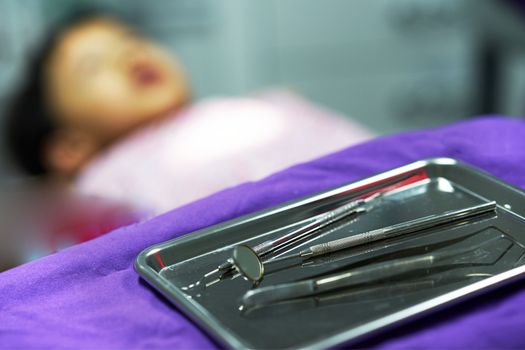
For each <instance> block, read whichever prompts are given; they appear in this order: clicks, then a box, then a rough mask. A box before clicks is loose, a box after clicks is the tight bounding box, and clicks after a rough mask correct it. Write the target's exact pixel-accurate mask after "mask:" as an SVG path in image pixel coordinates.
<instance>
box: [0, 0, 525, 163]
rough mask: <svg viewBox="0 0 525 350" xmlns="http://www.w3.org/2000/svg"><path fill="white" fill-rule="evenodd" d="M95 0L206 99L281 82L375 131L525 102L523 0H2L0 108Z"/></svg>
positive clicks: (513, 109)
mask: <svg viewBox="0 0 525 350" xmlns="http://www.w3.org/2000/svg"><path fill="white" fill-rule="evenodd" d="M87 3H89V4H90V5H93V4H97V5H100V6H101V7H105V8H109V9H111V10H112V11H114V12H117V13H122V14H124V15H125V16H126V18H127V19H130V20H131V22H132V23H133V24H136V25H137V26H139V27H140V28H143V29H144V30H145V31H146V33H147V34H148V35H151V36H152V37H153V38H155V39H156V40H157V41H159V42H160V43H161V44H163V45H164V46H165V47H167V48H168V49H170V50H173V51H174V52H176V53H177V55H178V56H179V58H180V59H181V61H182V62H183V65H184V66H185V68H186V70H187V71H188V75H189V77H190V80H191V84H192V89H193V91H194V94H195V96H196V97H198V98H199V97H207V96H214V95H242V94H247V93H250V92H253V91H256V90H257V89H261V88H263V87H267V86H285V87H289V88H291V89H293V90H295V91H297V92H299V93H301V94H303V95H304V96H306V97H308V98H309V99H311V100H313V101H315V102H317V103H320V104H322V105H325V106H328V107H330V108H332V109H334V110H336V111H340V112H342V113H343V114H345V115H348V116H350V117H352V118H354V119H356V120H358V121H360V122H361V123H362V124H364V125H365V126H368V127H369V128H370V129H371V130H373V131H374V132H376V133H378V134H384V133H391V132H395V131H400V130H405V129H411V128H418V127H428V126H434V125H439V124H443V123H447V122H452V121H455V120H459V119H463V118H468V117H470V116H473V115H479V114H486V113H501V114H507V115H522V114H523V113H524V110H525V99H524V98H525V55H524V50H522V48H523V47H525V45H524V44H525V30H524V29H525V4H522V2H520V1H519V0H518V1H512V0H324V1H317V0H267V1H243V0H225V1H213V0H157V1H155V2H145V1H139V0H126V1H119V0H108V1H98V2H97V1H89V2H88V1H84V2H83V1H78V0H77V1H72V0H1V1H0V43H1V50H0V99H1V100H2V103H0V107H2V106H5V104H6V103H5V101H6V99H7V98H8V97H9V93H10V91H11V90H12V89H13V87H14V86H16V84H17V79H18V77H19V75H20V74H21V70H22V68H23V64H24V63H25V59H24V58H25V57H26V56H27V55H29V54H30V52H31V48H32V47H33V46H34V44H35V43H37V42H38V41H39V40H40V39H41V36H42V35H43V33H44V32H45V30H46V28H48V26H49V25H50V24H52V23H53V22H54V21H56V20H57V18H60V17H61V16H63V14H64V13H67V12H68V11H71V9H72V8H74V7H78V6H81V5H82V4H87ZM1 112H2V110H1V109H0V113H1ZM1 159H2V161H3V160H4V159H5V157H4V156H2V158H1ZM3 163H4V164H5V161H3ZM7 167H8V164H6V165H5V166H2V167H0V169H3V170H2V173H5V171H6V170H5V169H6V168H7Z"/></svg>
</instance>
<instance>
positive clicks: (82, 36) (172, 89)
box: [45, 17, 189, 142]
mask: <svg viewBox="0 0 525 350" xmlns="http://www.w3.org/2000/svg"><path fill="white" fill-rule="evenodd" d="M46 68H47V69H46V76H45V81H46V82H47V86H46V91H47V93H48V96H47V98H48V101H49V102H50V107H51V109H52V111H53V112H54V115H56V118H58V120H57V124H58V125H59V126H62V125H66V126H67V127H72V128H79V129H83V130H84V131H88V132H90V133H96V134H97V135H98V137H100V138H101V141H102V142H111V141H112V140H113V139H114V138H116V137H119V136H121V135H122V134H124V133H126V132H128V131H130V130H132V129H134V128H135V127H137V126H139V125H141V124H143V123H145V122H148V121H150V120H153V119H155V118H157V117H161V116H163V115H165V114H166V113H167V112H169V111H171V110H174V109H176V108H178V107H180V106H181V105H183V104H184V103H185V102H186V101H187V99H188V95H189V93H188V86H187V83H186V79H185V77H184V74H183V71H182V69H181V67H180V66H179V64H178V63H177V62H176V61H175V60H174V58H173V57H170V56H169V55H168V54H167V53H165V52H164V51H162V50H161V49H160V48H158V47H157V46H156V45H154V44H153V43H152V42H150V41H149V40H147V39H145V38H143V37H141V36H138V35H137V34H136V33H135V32H134V31H133V30H131V29H130V28H129V27H127V26H125V25H123V24H121V23H119V22H117V21H115V20H112V19H109V18H102V17H100V18H94V19H91V20H87V21H85V22H82V23H80V24H78V25H76V26H74V27H72V28H71V29H69V30H67V31H66V32H64V33H63V34H62V36H61V37H60V38H59V41H58V43H57V45H56V48H55V49H54V51H53V52H52V54H51V56H50V59H49V61H48V65H47V67H46Z"/></svg>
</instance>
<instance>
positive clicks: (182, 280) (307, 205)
mask: <svg viewBox="0 0 525 350" xmlns="http://www.w3.org/2000/svg"><path fill="white" fill-rule="evenodd" d="M392 186H393V187H392ZM385 188H396V189H394V190H392V191H390V192H389V194H388V195H386V196H384V198H381V201H380V202H379V204H378V205H377V206H376V207H374V208H373V209H372V210H371V211H369V212H367V213H365V214H362V215H359V216H357V217H356V218H355V219H354V220H352V221H351V222H350V223H348V224H347V225H344V226H342V227H340V228H338V229H335V230H330V231H331V232H330V233H329V234H325V235H319V236H316V237H315V238H312V239H310V240H309V241H307V242H303V244H301V245H297V246H295V247H293V248H290V249H289V251H287V252H285V254H289V253H293V252H297V251H299V250H301V249H302V248H304V244H313V243H321V242H325V241H329V240H333V239H337V238H341V237H346V236H348V235H352V234H356V233H360V232H364V231H367V230H370V229H375V228H380V227H385V226H387V225H392V224H396V223H399V222H404V221H408V220H412V219H415V218H419V217H423V216H427V215H432V214H439V213H442V212H445V211H449V210H455V209H461V208H464V207H468V206H473V205H477V204H482V203H485V202H488V201H496V202H497V204H498V205H497V209H496V211H495V213H492V214H490V215H488V214H487V215H483V216H481V217H477V218H474V219H470V220H468V221H464V222H460V223H457V224H454V225H449V226H446V227H441V228H439V229H429V230H425V231H422V232H416V233H412V234H409V235H406V236H402V237H397V238H393V239H390V240H387V241H381V242H376V243H373V244H369V245H367V246H365V247H364V248H363V247H361V248H360V247H356V248H352V249H350V250H349V251H343V252H341V253H340V254H338V255H335V256H332V257H330V258H329V259H326V262H325V263H324V264H313V266H311V265H310V266H295V267H291V268H287V269H283V270H282V271H279V272H277V273H272V274H270V275H267V276H265V278H264V279H263V281H262V282H261V283H260V287H262V286H268V285H273V284H277V283H285V282H291V281H298V280H302V279H305V278H309V277H312V276H322V275H325V274H330V273H334V271H335V272H336V271H348V270H350V269H359V268H360V267H361V266H369V265H370V264H374V263H378V262H384V261H390V260H391V259H399V258H403V257H407V256H411V255H414V256H421V255H424V254H434V253H436V252H437V253H439V252H447V250H449V251H452V250H453V249H460V250H463V251H465V249H467V248H468V247H477V248H475V249H474V248H473V251H472V252H469V253H468V254H464V255H460V256H458V257H454V258H453V259H451V260H450V261H448V263H445V264H443V263H442V264H439V265H436V266H435V267H434V266H431V267H428V266H426V267H425V268H417V267H415V268H414V270H413V271H410V272H409V273H405V274H402V275H396V276H390V277H388V278H382V279H379V280H377V279H374V277H373V276H371V281H370V282H369V283H364V284H359V285H356V286H352V287H350V288H346V289H343V290H337V291H335V292H331V293H329V294H326V293H325V294H322V295H316V296H312V297H304V298H300V299H295V300H288V301H284V302H279V303H274V304H269V305H263V306H261V307H255V308H249V309H246V308H243V307H242V305H241V298H242V296H243V295H244V294H245V293H246V292H247V291H248V290H250V289H251V288H252V287H253V286H252V285H251V284H250V283H249V282H248V281H245V280H243V279H241V278H237V279H233V280H224V281H221V282H219V283H216V284H214V285H212V286H209V287H207V288H202V283H201V284H198V285H197V286H195V282H197V281H199V280H201V278H202V276H203V274H205V273H206V272H208V271H210V270H212V269H214V268H215V267H216V266H217V265H218V264H220V263H222V262H224V261H225V259H227V258H229V257H230V256H231V251H232V248H233V247H234V246H235V245H237V244H239V243H244V244H248V245H256V244H258V243H261V242H262V241H265V240H267V239H268V238H271V237H277V236H279V235H283V234H284V233H286V232H289V231H290V230H292V229H294V228H297V227H298V226H300V225H304V224H305V223H308V222H309V220H311V218H312V217H313V216H315V215H317V214H319V213H322V212H326V211H327V210H330V209H333V208H336V207H338V206H340V205H341V204H343V203H345V202H348V201H349V200H351V199H352V198H356V197H358V196H360V195H362V194H364V193H370V192H374V191H377V190H383V189H385ZM524 228H525V193H524V192H523V191H522V190H520V189H518V188H516V187H513V186H512V185H509V184H507V183H504V182H502V181H501V180H498V179H496V178H494V177H492V176H490V175H488V174H486V173H484V172H482V171H480V170H478V169H475V168H473V167H470V166H468V165H466V164H464V163H461V162H459V161H456V160H454V159H449V158H438V159H430V160H424V161H419V162H415V163H412V164H409V165H406V166H403V167H400V168H397V169H394V170H391V171H387V172H385V173H382V174H379V175H376V176H372V177H370V178H367V179H364V180H361V181H357V182H354V183H351V184H348V185H345V186H341V187H338V188H336V189H333V190H330V191H326V192H323V193H320V194H317V195H313V196H309V197H307V198H303V199H299V200H296V201H293V202H290V203H286V204H284V205H281V206H278V207H274V208H271V209H268V210H264V211H261V212H257V213H254V214H250V215H247V216H244V217H241V218H238V219H235V220H232V221H229V222H226V223H222V224H220V225H216V226H213V227H209V228H205V229H203V230H199V231H197V232H193V233H191V234H188V235H185V236H184V237H181V238H177V239H174V240H170V241H167V242H164V243H161V244H157V245H154V246H152V247H150V248H148V249H146V250H144V251H143V252H142V253H141V254H140V255H139V256H138V257H137V259H136V262H135V268H136V270H137V271H138V273H139V274H140V275H141V276H142V277H143V278H144V279H145V280H146V281H148V282H149V283H150V284H151V285H153V286H154V287H155V288H156V289H157V290H159V291H160V292H161V293H162V294H163V295H164V296H166V297H167V298H168V299H169V300H170V301H171V302H173V303H174V304H175V305H176V306H178V307H179V308H180V309H181V310H182V311H184V312H186V313H187V314H188V315H189V316H190V317H191V318H192V319H193V320H195V321H196V322H197V323H198V324H199V325H201V326H202V327H203V328H204V329H205V330H206V331H207V332H208V333H210V334H211V335H212V336H213V337H214V338H216V339H217V340H218V341H220V342H221V343H222V344H224V345H226V346H230V347H233V348H246V347H247V348H290V347H293V348H298V347H301V348H303V347H312V348H326V347H330V346H334V345H337V344H341V343H346V344H348V342H352V341H356V340H358V339H362V338H363V337H365V336H367V335H370V334H372V333H373V332H375V331H379V330H381V329H383V328H385V327H387V326H392V325H395V324H396V323H399V322H400V321H404V320H407V319H410V318H413V317H415V316H420V315H422V314H424V313H426V312H429V311H431V310H436V309H439V308H441V307H443V306H445V305H449V304H450V303H451V302H457V301H460V300H463V299H464V298H465V297H469V296H472V295H475V294H477V293H479V292H481V291H487V290H488V289H490V288H493V287H495V286H499V285H502V284H503V283H507V282H509V281H512V280H515V279H517V278H520V277H522V276H523V275H524V273H525V255H524V254H525V229H524ZM485 243H486V244H485ZM467 250H468V249H467ZM437 253H436V254H437ZM473 254H474V255H473ZM473 256H475V258H474V259H473V258H472V257H473Z"/></svg>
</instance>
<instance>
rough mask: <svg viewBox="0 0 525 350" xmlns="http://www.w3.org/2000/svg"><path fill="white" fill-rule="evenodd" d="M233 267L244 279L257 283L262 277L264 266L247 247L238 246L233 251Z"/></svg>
mask: <svg viewBox="0 0 525 350" xmlns="http://www.w3.org/2000/svg"><path fill="white" fill-rule="evenodd" d="M232 260H233V265H234V266H235V268H236V269H237V271H238V272H239V274H241V276H243V277H244V278H246V279H248V280H250V281H252V282H258V281H260V280H261V279H262V277H263V275H264V265H263V263H262V262H261V260H260V259H259V257H258V256H257V254H256V253H255V252H254V251H253V249H252V248H250V247H248V246H247V245H238V246H236V247H235V248H234V249H233V256H232Z"/></svg>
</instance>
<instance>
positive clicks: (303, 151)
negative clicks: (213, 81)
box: [76, 91, 373, 214]
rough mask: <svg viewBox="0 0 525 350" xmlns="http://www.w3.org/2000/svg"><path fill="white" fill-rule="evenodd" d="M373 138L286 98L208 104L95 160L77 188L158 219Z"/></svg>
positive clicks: (330, 115)
mask: <svg viewBox="0 0 525 350" xmlns="http://www.w3.org/2000/svg"><path fill="white" fill-rule="evenodd" d="M372 136H373V135H372V134H371V133H370V132H369V131H367V130H365V129H364V128H363V127H361V126H359V125H357V124H356V123H355V122H353V121H351V120H350V119H349V118H347V117H343V116H340V115H338V114H336V113H334V112H332V111H329V110H326V109H324V108H321V107H319V106H316V105H314V104H312V103H310V102H308V101H306V100H304V99H302V98H301V97H299V96H297V95H295V94H292V93H290V92H285V91H274V92H270V93H266V94H263V95H258V96H257V97H251V98H214V99H207V100H204V101H201V102H198V103H195V104H193V105H191V106H189V107H187V108H186V109H184V110H182V111H180V112H178V113H176V114H174V115H173V116H171V117H170V118H167V119H166V120H164V121H162V122H159V123H157V124H154V125H151V126H148V127H147V128H144V129H141V130H140V131H139V132H137V133H135V134H133V135H131V136H130V137H128V138H126V139H125V140H123V141H122V142H120V143H118V144H117V145H115V146H114V147H112V148H111V149H110V150H108V151H107V152H105V153H104V154H101V155H100V156H99V157H98V158H97V159H96V160H95V161H93V162H92V163H90V164H89V165H88V167H87V168H86V169H85V171H83V172H82V174H81V175H80V176H79V178H78V179H77V181H76V187H77V189H78V190H80V191H81V192H83V193H85V194H91V195H99V196H102V197H106V198H110V199H114V200H117V201H122V202H125V203H128V204H131V205H132V206H134V207H136V208H138V209H141V210H145V211H147V212H149V213H150V214H159V213H161V212H164V211H167V210H169V209H172V208H174V207H177V206H180V205H182V204H185V203H188V202H191V201H193V200H195V199H197V198H200V197H203V196H206V195H209V194H211V193H213V192H216V191H218V190H221V189H223V188H226V187H230V186H234V185H237V184H239V183H242V182H246V181H251V180H257V179H260V178H262V177H265V176H267V175H269V174H271V173H273V172H276V171H277V170H280V169H283V168H286V167H288V166H290V165H293V164H295V163H298V162H305V161H308V160H311V159H313V158H316V157H319V156H321V155H323V154H326V153H329V152H332V151H335V150H338V149H341V148H343V147H346V146H349V145H351V144H354V143H357V142H361V141H364V140H367V139H369V138H371V137H372Z"/></svg>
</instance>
